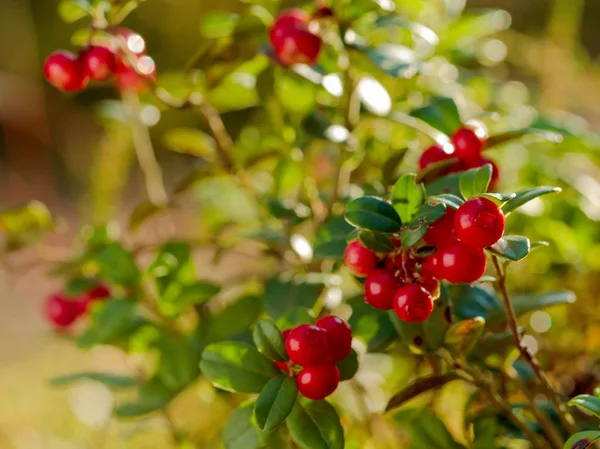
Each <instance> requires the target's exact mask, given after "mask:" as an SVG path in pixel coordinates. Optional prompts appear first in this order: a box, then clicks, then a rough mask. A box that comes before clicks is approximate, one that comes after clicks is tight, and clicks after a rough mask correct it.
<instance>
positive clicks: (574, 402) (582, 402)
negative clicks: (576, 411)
mask: <svg viewBox="0 0 600 449" xmlns="http://www.w3.org/2000/svg"><path fill="white" fill-rule="evenodd" d="M568 405H570V406H574V407H579V408H580V409H582V410H585V411H586V412H588V413H591V414H592V415H594V416H595V417H596V418H600V399H598V398H597V397H596V396H592V395H590V394H580V395H579V396H575V397H574V398H572V399H571V400H570V401H569V402H568Z"/></svg>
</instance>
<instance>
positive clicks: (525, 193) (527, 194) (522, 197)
mask: <svg viewBox="0 0 600 449" xmlns="http://www.w3.org/2000/svg"><path fill="white" fill-rule="evenodd" d="M560 191H562V189H561V188H560V187H547V186H540V187H532V188H530V189H524V190H521V191H519V192H517V193H516V196H515V197H514V198H513V199H511V200H510V201H508V202H507V203H506V204H504V206H502V212H504V215H508V214H509V213H510V212H512V211H513V210H515V209H517V208H519V207H521V206H522V205H523V204H525V203H527V202H529V201H531V200H532V199H534V198H537V197H539V196H542V195H547V194H548V193H554V192H560Z"/></svg>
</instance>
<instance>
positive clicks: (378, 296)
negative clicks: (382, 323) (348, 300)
mask: <svg viewBox="0 0 600 449" xmlns="http://www.w3.org/2000/svg"><path fill="white" fill-rule="evenodd" d="M400 287H402V283H401V282H400V281H399V280H398V279H396V277H395V276H394V275H393V274H392V273H390V272H389V271H387V270H375V271H373V272H372V273H371V274H370V275H368V276H367V279H366V280H365V302H366V303H367V304H371V305H372V306H373V307H375V308H376V309H379V310H391V309H393V308H394V295H395V294H396V292H397V291H398V289H399V288H400Z"/></svg>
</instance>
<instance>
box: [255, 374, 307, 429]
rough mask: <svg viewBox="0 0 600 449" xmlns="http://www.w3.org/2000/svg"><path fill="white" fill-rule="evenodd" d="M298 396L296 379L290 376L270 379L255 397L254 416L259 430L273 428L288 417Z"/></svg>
mask: <svg viewBox="0 0 600 449" xmlns="http://www.w3.org/2000/svg"><path fill="white" fill-rule="evenodd" d="M296 396H298V387H297V385H296V379H294V378H293V377H291V376H284V377H277V378H275V379H271V380H270V381H269V383H268V384H267V385H266V386H265V388H264V390H263V391H262V392H261V393H260V396H258V399H256V406H255V408H254V416H255V417H256V424H257V425H258V428H259V429H261V430H266V431H269V430H274V429H275V428H277V427H278V426H279V425H280V424H281V423H283V422H284V421H285V419H286V418H287V417H288V415H289V414H290V412H291V411H292V408H293V407H294V404H295V402H296Z"/></svg>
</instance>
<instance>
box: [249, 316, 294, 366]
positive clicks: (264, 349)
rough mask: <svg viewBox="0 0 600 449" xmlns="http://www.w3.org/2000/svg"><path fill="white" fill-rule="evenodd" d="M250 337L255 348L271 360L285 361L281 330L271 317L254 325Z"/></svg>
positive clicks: (286, 358)
mask: <svg viewBox="0 0 600 449" xmlns="http://www.w3.org/2000/svg"><path fill="white" fill-rule="evenodd" d="M252 339H253V340H254V344H255V345H256V348H257V349H258V350H259V351H260V352H261V353H263V354H264V355H265V356H267V357H268V358H270V359H271V360H278V361H280V362H285V361H287V360H288V355H287V352H286V350H285V342H284V341H283V336H282V335H281V331H280V330H279V328H278V327H277V325H276V324H275V322H274V321H273V320H271V319H262V320H259V321H258V323H256V326H254V332H253V333H252Z"/></svg>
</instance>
